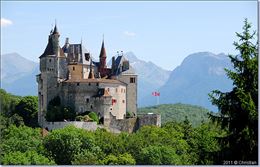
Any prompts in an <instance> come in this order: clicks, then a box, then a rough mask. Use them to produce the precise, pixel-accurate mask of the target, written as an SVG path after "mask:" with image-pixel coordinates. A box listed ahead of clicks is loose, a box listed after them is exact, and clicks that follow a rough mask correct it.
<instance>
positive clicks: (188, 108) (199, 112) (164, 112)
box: [138, 103, 209, 127]
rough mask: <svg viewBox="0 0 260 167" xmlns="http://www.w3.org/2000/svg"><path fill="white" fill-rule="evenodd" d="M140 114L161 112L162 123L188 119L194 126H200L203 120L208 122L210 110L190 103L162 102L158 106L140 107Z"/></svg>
mask: <svg viewBox="0 0 260 167" xmlns="http://www.w3.org/2000/svg"><path fill="white" fill-rule="evenodd" d="M138 113H139V114H144V113H145V114H147V113H155V114H161V121H162V124H165V123H166V122H170V121H176V122H182V121H184V120H185V118H186V117H187V119H188V120H189V121H190V123H191V124H192V126H193V127H196V126H199V125H200V124H201V122H202V121H204V122H208V121H209V119H208V113H209V111H208V110H207V109H205V108H202V107H199V106H194V105H188V104H180V103H178V104H162V105H158V106H152V107H145V108H139V109H138Z"/></svg>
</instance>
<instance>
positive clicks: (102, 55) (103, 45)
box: [99, 34, 107, 57]
mask: <svg viewBox="0 0 260 167" xmlns="http://www.w3.org/2000/svg"><path fill="white" fill-rule="evenodd" d="M99 57H107V55H106V49H105V42H104V34H103V40H102V46H101V50H100V55H99Z"/></svg>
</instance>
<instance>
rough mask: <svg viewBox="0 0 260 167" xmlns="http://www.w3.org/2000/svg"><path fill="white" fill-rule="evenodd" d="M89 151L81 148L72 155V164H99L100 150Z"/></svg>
mask: <svg viewBox="0 0 260 167" xmlns="http://www.w3.org/2000/svg"><path fill="white" fill-rule="evenodd" d="M100 151H101V150H99V151H98V152H91V151H89V150H83V151H81V152H79V153H78V154H76V155H75V156H74V160H73V161H72V165H99V164H101V163H100V161H99V157H100V154H99V153H101V154H102V152H100Z"/></svg>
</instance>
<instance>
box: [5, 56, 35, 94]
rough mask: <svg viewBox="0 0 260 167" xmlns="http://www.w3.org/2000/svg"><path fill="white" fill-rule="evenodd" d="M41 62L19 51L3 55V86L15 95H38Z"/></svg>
mask: <svg viewBox="0 0 260 167" xmlns="http://www.w3.org/2000/svg"><path fill="white" fill-rule="evenodd" d="M37 74H39V64H38V63H36V62H33V61H31V60H28V59H26V58H24V57H22V56H21V55H19V54H18V53H9V54H3V55H1V88H4V89H5V90H6V91H7V92H10V93H12V94H15V95H22V96H25V95H37V83H36V77H35V76H36V75H37Z"/></svg>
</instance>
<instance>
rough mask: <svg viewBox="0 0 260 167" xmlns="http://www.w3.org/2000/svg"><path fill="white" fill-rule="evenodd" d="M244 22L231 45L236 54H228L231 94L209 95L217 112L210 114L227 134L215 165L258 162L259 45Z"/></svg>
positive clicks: (215, 93) (219, 92) (247, 24)
mask: <svg viewBox="0 0 260 167" xmlns="http://www.w3.org/2000/svg"><path fill="white" fill-rule="evenodd" d="M250 28H251V24H249V23H248V21H247V19H246V20H245V24H244V27H243V32H242V33H236V35H237V37H238V38H239V42H234V46H235V48H236V49H237V50H238V51H239V55H237V56H233V55H229V58H230V59H231V62H232V64H233V66H234V71H231V70H228V69H226V72H227V76H228V77H229V78H230V79H232V80H233V85H234V87H233V89H232V91H230V92H221V91H218V90H215V91H213V93H212V94H210V98H211V101H212V103H213V104H214V105H216V106H217V107H218V109H219V113H218V115H211V118H212V120H213V121H216V122H218V123H219V124H220V125H221V127H222V129H224V130H227V134H226V135H225V136H224V137H221V138H220V140H219V143H220V144H221V145H222V146H223V147H222V151H221V152H220V153H219V157H218V158H219V159H218V161H217V163H222V160H223V157H224V158H225V160H244V161H248V160H251V161H257V160H258V49H257V48H258V43H256V44H254V42H253V41H254V37H255V32H253V33H252V34H251V33H250Z"/></svg>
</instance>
